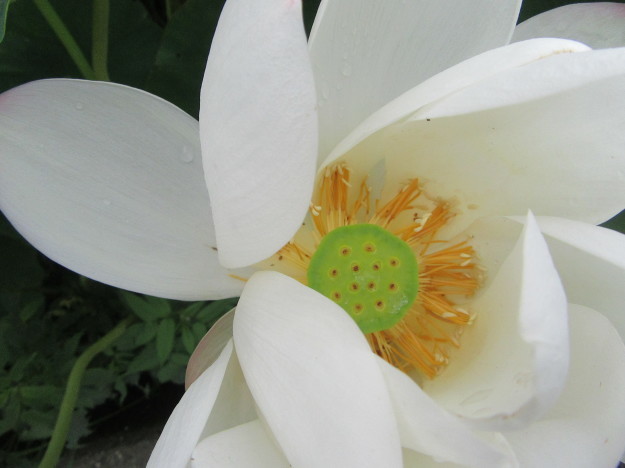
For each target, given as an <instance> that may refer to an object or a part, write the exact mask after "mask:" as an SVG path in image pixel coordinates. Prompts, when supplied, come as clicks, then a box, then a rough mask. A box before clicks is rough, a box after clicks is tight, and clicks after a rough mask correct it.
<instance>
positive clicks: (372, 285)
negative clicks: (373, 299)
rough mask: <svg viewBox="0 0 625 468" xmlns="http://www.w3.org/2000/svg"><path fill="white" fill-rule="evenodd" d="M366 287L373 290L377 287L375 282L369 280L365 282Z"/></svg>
mask: <svg viewBox="0 0 625 468" xmlns="http://www.w3.org/2000/svg"><path fill="white" fill-rule="evenodd" d="M367 289H368V290H369V291H375V290H376V289H377V285H376V284H375V282H373V281H369V283H368V284H367Z"/></svg>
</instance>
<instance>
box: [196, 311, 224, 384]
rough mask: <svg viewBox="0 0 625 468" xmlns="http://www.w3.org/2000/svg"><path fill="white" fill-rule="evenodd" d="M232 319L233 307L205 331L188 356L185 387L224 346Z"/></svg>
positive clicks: (200, 373) (211, 361)
mask: <svg viewBox="0 0 625 468" xmlns="http://www.w3.org/2000/svg"><path fill="white" fill-rule="evenodd" d="M233 321H234V309H232V310H231V311H229V312H226V313H225V314H224V315H223V316H222V317H221V318H220V319H219V320H217V321H216V322H215V323H214V324H213V326H212V327H211V328H210V330H208V332H206V335H204V337H203V338H202V339H201V340H200V342H199V343H198V345H197V346H196V347H195V349H194V350H193V354H191V357H190V358H189V363H188V364H187V371H186V373H185V378H184V385H185V388H189V386H190V385H191V384H192V383H193V382H195V380H196V379H197V378H198V377H199V376H200V375H202V373H203V372H204V371H205V370H206V369H208V368H209V367H210V366H211V365H212V364H213V362H215V360H216V359H217V358H218V357H219V354H220V353H221V351H222V349H224V346H226V344H227V343H228V341H230V339H231V338H232V322H233Z"/></svg>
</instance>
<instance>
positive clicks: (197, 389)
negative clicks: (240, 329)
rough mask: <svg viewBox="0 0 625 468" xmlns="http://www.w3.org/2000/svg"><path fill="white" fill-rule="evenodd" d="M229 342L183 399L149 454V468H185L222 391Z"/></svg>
mask: <svg viewBox="0 0 625 468" xmlns="http://www.w3.org/2000/svg"><path fill="white" fill-rule="evenodd" d="M232 350H233V346H232V342H230V343H229V344H228V345H227V346H226V347H225V348H224V350H223V351H222V353H221V355H220V356H219V358H218V359H217V361H215V363H214V364H213V365H212V366H211V367H210V368H209V369H208V370H206V372H204V373H203V374H202V375H201V376H200V378H199V379H198V380H196V381H195V383H194V384H193V385H191V387H189V389H188V390H187V391H186V392H185V394H184V395H183V396H182V399H181V400H180V402H179V403H178V405H177V406H176V408H175V409H174V411H173V413H172V414H171V416H170V417H169V420H168V421H167V424H166V425H165V428H164V429H163V432H162V434H161V436H160V437H159V439H158V442H157V443H156V446H155V447H154V450H153V451H152V455H151V456H150V460H149V461H148V464H147V466H148V468H158V467H162V468H177V467H181V468H184V467H186V466H187V462H188V461H189V460H190V458H191V453H192V452H193V449H194V448H195V445H196V444H197V442H198V441H199V440H200V436H201V435H202V432H203V430H204V426H205V425H206V421H207V420H208V418H209V416H210V414H211V412H212V410H213V405H214V404H215V400H216V399H217V395H218V393H219V390H220V388H221V384H222V381H223V379H224V375H225V373H226V368H227V366H228V362H229V361H230V358H231V356H232Z"/></svg>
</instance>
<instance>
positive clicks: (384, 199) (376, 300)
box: [267, 164, 481, 378]
mask: <svg viewBox="0 0 625 468" xmlns="http://www.w3.org/2000/svg"><path fill="white" fill-rule="evenodd" d="M389 189H390V190H389ZM383 192H386V195H382V193H383ZM393 192H394V194H393ZM389 193H390V195H389ZM453 217H454V214H453V212H452V210H451V203H448V202H446V201H444V200H440V199H437V198H434V197H432V196H430V195H428V194H427V193H425V192H424V191H423V189H422V187H421V184H420V182H419V180H418V179H416V178H414V179H408V180H406V181H405V183H404V184H402V185H400V186H398V187H390V188H387V189H386V190H382V191H381V192H380V195H378V196H376V195H374V194H373V190H372V188H371V187H370V186H369V185H368V183H367V180H366V179H363V180H360V181H358V182H356V183H354V181H353V180H352V176H351V171H350V170H349V168H348V167H347V166H346V165H344V164H336V165H335V166H332V167H328V168H326V170H325V173H324V174H323V175H322V176H321V178H320V179H319V181H318V185H317V188H316V190H315V195H314V197H313V201H312V203H311V206H310V216H309V218H308V219H307V220H306V222H305V223H304V226H302V228H301V229H300V230H299V231H298V232H297V234H296V235H295V237H294V238H293V240H291V242H289V243H288V244H287V245H285V246H284V247H283V248H282V249H280V251H279V252H278V253H277V254H276V255H275V256H274V257H272V258H271V259H270V260H269V261H268V265H267V267H269V268H274V269H277V270H279V271H281V272H283V273H285V274H287V275H289V276H292V277H294V278H296V279H298V280H299V281H301V282H302V283H304V284H308V286H310V287H311V288H313V289H315V290H317V291H318V292H320V293H321V294H324V295H325V296H327V297H329V298H330V299H332V300H333V301H335V302H336V303H337V304H339V305H340V306H341V307H342V308H343V309H344V310H346V311H347V313H348V314H349V315H350V316H351V317H352V318H353V319H354V320H355V321H356V323H357V324H358V326H359V327H360V329H361V330H362V331H363V332H364V334H365V337H366V338H367V341H368V342H369V345H370V346H371V349H372V350H373V352H374V353H376V354H378V355H379V356H380V357H382V358H383V359H385V360H386V361H388V362H389V363H391V364H392V365H394V366H395V367H397V368H399V369H402V370H404V371H406V372H410V371H412V370H417V371H419V372H420V373H421V374H423V375H424V376H426V377H430V378H431V377H435V376H436V375H437V374H439V373H440V372H441V371H442V370H443V369H444V368H445V366H446V365H447V363H448V362H449V358H450V355H451V352H452V350H453V349H454V348H459V347H460V336H461V335H462V333H463V331H464V329H465V328H466V326H467V325H469V324H470V323H471V321H472V320H473V317H474V315H475V311H472V310H470V308H469V306H467V305H465V303H466V302H467V300H468V298H469V297H471V296H472V295H473V294H474V293H475V291H476V290H477V288H478V287H479V285H480V282H481V271H480V268H479V267H478V266H477V265H476V264H475V261H474V260H475V258H474V257H475V254H474V251H473V248H472V247H471V245H470V244H469V243H468V239H465V240H454V241H450V240H449V239H446V238H444V237H442V236H441V234H440V232H441V228H443V227H444V226H446V225H447V223H448V222H449V220H451V219H452V218H453Z"/></svg>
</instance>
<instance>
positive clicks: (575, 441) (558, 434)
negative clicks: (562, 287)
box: [507, 305, 625, 468]
mask: <svg viewBox="0 0 625 468" xmlns="http://www.w3.org/2000/svg"><path fill="white" fill-rule="evenodd" d="M569 312H570V330H571V369H570V372H569V378H568V381H567V386H566V389H565V390H564V393H563V394H562V396H561V398H560V399H559V400H558V403H557V404H556V405H555V406H554V408H553V409H552V411H551V412H550V413H549V414H548V415H547V416H546V417H545V419H543V420H542V421H539V422H537V423H535V424H533V425H531V426H530V427H529V428H527V429H525V430H522V431H517V432H511V433H509V434H508V435H507V438H508V440H509V441H510V442H511V444H512V445H513V446H514V448H515V451H516V453H517V454H518V456H519V458H520V460H521V465H522V466H523V467H529V468H531V467H536V468H540V467H544V466H549V467H553V468H587V467H590V466H593V467H594V466H597V467H613V466H616V465H617V464H618V461H619V458H620V456H621V455H622V453H623V447H625V399H624V398H623V388H625V346H624V345H623V342H622V340H621V339H620V338H619V336H618V334H617V333H616V330H614V328H613V327H612V326H611V325H610V323H609V322H608V321H607V320H606V319H605V318H604V317H602V316H601V315H600V314H598V313H597V312H595V311H594V310H592V309H588V308H585V307H582V306H575V305H571V307H570V310H569Z"/></svg>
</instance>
